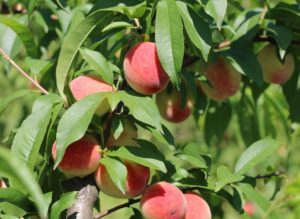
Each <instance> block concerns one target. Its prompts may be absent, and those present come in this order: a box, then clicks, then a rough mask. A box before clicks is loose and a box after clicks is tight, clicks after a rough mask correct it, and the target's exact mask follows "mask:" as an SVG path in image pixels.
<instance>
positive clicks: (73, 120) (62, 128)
mask: <svg viewBox="0 0 300 219" xmlns="http://www.w3.org/2000/svg"><path fill="white" fill-rule="evenodd" d="M104 98H105V94H103V93H97V94H93V95H90V96H88V97H85V98H84V99H82V100H81V101H79V102H76V103H74V104H73V105H72V106H71V107H70V108H69V109H68V110H67V111H66V112H65V114H64V115H63V116H62V118H61V119H60V121H59V123H58V127H57V133H56V148H57V154H56V160H55V165H54V166H55V167H57V165H58V164H59V163H60V161H61V159H62V158H63V155H64V153H65V150H66V148H67V147H68V145H70V144H71V143H73V142H75V141H77V140H79V139H80V138H82V137H83V136H84V134H85V132H86V130H87V128H88V126H89V124H90V122H91V120H92V117H93V115H94V113H95V111H96V109H97V107H98V106H99V104H100V103H101V102H102V101H103V100H104Z"/></svg>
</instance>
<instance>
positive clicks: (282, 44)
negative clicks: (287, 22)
mask: <svg viewBox="0 0 300 219" xmlns="http://www.w3.org/2000/svg"><path fill="white" fill-rule="evenodd" d="M267 30H268V31H269V32H270V34H271V35H272V36H273V37H274V39H275V40H276V42H277V44H278V47H279V55H280V58H281V59H283V58H284V55H285V53H286V50H287V48H288V47H289V45H290V43H291V42H292V40H293V32H292V31H291V30H290V29H288V28H286V27H284V26H280V25H275V24H270V25H269V26H268V29H267Z"/></svg>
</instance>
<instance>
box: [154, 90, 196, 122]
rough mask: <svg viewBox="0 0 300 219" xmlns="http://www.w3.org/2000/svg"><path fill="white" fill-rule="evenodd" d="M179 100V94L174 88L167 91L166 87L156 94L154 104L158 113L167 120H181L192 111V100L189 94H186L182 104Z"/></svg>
mask: <svg viewBox="0 0 300 219" xmlns="http://www.w3.org/2000/svg"><path fill="white" fill-rule="evenodd" d="M181 102H182V99H181V94H180V92H179V91H178V90H176V89H173V90H172V91H171V93H168V89H165V90H164V91H163V92H161V93H159V94H157V96H156V104H157V106H158V109H159V112H160V115H161V116H162V117H163V118H164V119H165V120H167V121H169V122H174V123H179V122H182V121H184V120H185V119H187V118H188V117H189V115H190V114H191V113H192V110H193V101H192V98H191V96H190V95H188V96H187V98H186V101H185V103H184V105H183V106H182V103H181Z"/></svg>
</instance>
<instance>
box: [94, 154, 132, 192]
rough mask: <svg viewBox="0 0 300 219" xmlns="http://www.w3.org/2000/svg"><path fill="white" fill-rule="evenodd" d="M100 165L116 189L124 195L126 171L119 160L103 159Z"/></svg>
mask: <svg viewBox="0 0 300 219" xmlns="http://www.w3.org/2000/svg"><path fill="white" fill-rule="evenodd" d="M100 163H102V164H103V165H104V166H105V167H106V170H107V172H108V174H109V176H110V178H111V180H112V181H113V182H114V184H115V185H116V186H117V188H118V189H119V190H120V191H121V192H122V193H123V194H125V191H126V177H127V169H126V166H125V165H124V164H123V163H122V162H121V161H119V160H117V159H114V158H110V157H104V158H102V159H100Z"/></svg>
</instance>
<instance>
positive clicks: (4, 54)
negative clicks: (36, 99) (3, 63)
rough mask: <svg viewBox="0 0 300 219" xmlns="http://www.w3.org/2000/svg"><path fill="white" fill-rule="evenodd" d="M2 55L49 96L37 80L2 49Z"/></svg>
mask: <svg viewBox="0 0 300 219" xmlns="http://www.w3.org/2000/svg"><path fill="white" fill-rule="evenodd" d="M0 54H1V55H2V56H3V58H4V59H6V60H7V61H9V63H10V64H12V65H13V66H14V67H15V68H16V69H17V70H18V71H19V72H20V73H21V74H22V75H23V76H24V77H25V78H27V79H28V80H29V81H30V82H31V83H32V84H33V85H34V86H35V87H37V88H38V89H39V90H40V91H41V92H42V93H44V94H46V95H48V94H49V92H48V91H47V90H46V89H45V88H43V87H42V86H41V85H40V84H39V83H38V82H37V81H36V80H34V79H33V78H31V77H30V76H29V74H28V73H27V72H25V71H24V70H23V69H22V68H21V67H20V66H19V65H18V64H17V63H15V62H14V60H12V59H11V58H10V57H9V55H8V54H7V53H6V52H4V50H3V49H2V48H0Z"/></svg>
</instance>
